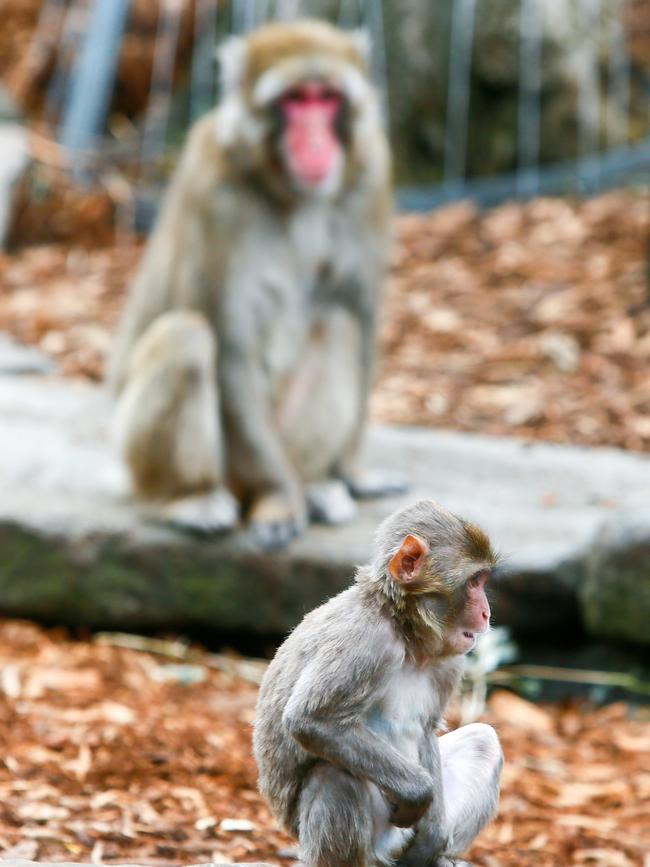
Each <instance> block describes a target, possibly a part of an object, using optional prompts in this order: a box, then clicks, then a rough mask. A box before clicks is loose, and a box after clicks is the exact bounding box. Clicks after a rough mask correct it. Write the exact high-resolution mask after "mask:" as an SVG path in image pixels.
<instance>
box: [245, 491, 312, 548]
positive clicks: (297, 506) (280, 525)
mask: <svg viewBox="0 0 650 867" xmlns="http://www.w3.org/2000/svg"><path fill="white" fill-rule="evenodd" d="M250 524H251V531H252V533H253V535H254V537H255V539H256V541H257V543H258V544H259V545H260V546H261V547H262V548H265V549H266V550H273V549H277V548H284V547H286V546H287V545H288V544H289V542H290V541H291V540H292V539H293V538H294V537H295V536H298V535H299V534H300V533H301V532H302V531H303V530H304V528H305V526H306V524H307V519H306V512H305V506H304V503H301V502H299V501H298V498H297V497H295V496H294V497H291V496H289V495H288V494H283V493H281V492H278V491H274V492H273V493H269V494H265V495H263V496H261V497H260V498H259V499H258V500H256V502H255V503H254V504H253V507H252V509H251V512H250Z"/></svg>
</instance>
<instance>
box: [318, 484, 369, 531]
mask: <svg viewBox="0 0 650 867" xmlns="http://www.w3.org/2000/svg"><path fill="white" fill-rule="evenodd" d="M307 507H308V509H309V517H310V518H311V520H312V521H316V522H318V523H319V524H333V525H337V524H348V523H349V522H350V521H352V520H353V519H354V518H356V516H357V512H358V509H357V505H356V503H355V502H354V500H353V499H352V497H351V496H350V494H349V492H348V489H347V487H346V485H345V483H344V482H341V481H339V480H338V479H327V480H326V481H323V482H314V484H312V485H309V487H308V488H307Z"/></svg>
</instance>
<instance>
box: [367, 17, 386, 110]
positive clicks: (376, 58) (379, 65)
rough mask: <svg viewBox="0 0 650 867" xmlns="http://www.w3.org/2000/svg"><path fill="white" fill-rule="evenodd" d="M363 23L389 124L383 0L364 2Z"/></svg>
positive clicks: (374, 74)
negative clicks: (367, 33)
mask: <svg viewBox="0 0 650 867" xmlns="http://www.w3.org/2000/svg"><path fill="white" fill-rule="evenodd" d="M362 13H363V23H364V25H365V26H367V28H368V31H369V32H370V38H371V40H372V57H371V59H370V63H371V72H372V78H373V81H374V82H375V84H376V85H377V87H378V88H379V94H380V98H381V107H382V113H383V116H384V120H385V122H386V123H388V122H389V119H390V116H389V106H388V74H387V63H386V37H385V33H384V11H383V8H382V0H362Z"/></svg>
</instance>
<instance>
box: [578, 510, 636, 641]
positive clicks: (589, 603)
mask: <svg viewBox="0 0 650 867" xmlns="http://www.w3.org/2000/svg"><path fill="white" fill-rule="evenodd" d="M579 599H580V606H581V609H582V613H583V616H584V621H585V625H586V627H587V629H588V631H589V632H590V633H591V634H592V635H594V636H598V637H600V638H615V639H620V640H623V641H629V642H634V643H639V644H647V645H650V507H649V506H646V507H645V508H639V509H635V510H633V511H632V510H623V511H620V512H617V513H616V514H615V515H612V516H611V518H610V519H609V520H608V521H606V523H605V524H604V526H603V527H602V528H601V530H600V532H599V533H598V535H597V536H596V538H595V540H594V545H593V548H592V549H591V550H590V552H589V554H588V556H587V557H586V559H585V570H584V580H583V581H582V583H581V585H580V592H579Z"/></svg>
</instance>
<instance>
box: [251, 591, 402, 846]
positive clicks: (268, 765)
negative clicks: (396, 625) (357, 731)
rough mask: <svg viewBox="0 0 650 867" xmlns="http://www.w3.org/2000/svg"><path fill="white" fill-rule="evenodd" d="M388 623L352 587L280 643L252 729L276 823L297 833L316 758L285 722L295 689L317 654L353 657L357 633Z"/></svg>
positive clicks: (262, 784)
mask: <svg viewBox="0 0 650 867" xmlns="http://www.w3.org/2000/svg"><path fill="white" fill-rule="evenodd" d="M386 626H387V624H386V622H385V619H384V618H383V617H382V615H381V613H380V612H379V611H378V610H375V609H374V608H372V607H370V606H367V605H366V604H364V602H363V601H362V599H361V597H360V594H359V592H358V588H357V586H356V585H353V586H352V587H350V588H348V589H347V590H344V591H343V592H342V593H339V594H338V595H337V596H334V597H333V598H332V599H330V600H329V601H328V602H326V603H325V604H323V605H321V606H320V607H319V608H316V609H315V610H314V611H311V612H310V613H309V614H307V615H306V616H305V618H304V619H303V620H302V622H301V623H300V624H299V625H298V626H297V627H296V629H295V630H294V631H293V632H292V633H291V635H289V637H288V638H287V639H286V640H285V641H284V643H283V644H282V645H281V646H280V648H279V649H278V651H277V653H276V655H275V657H274V659H273V661H272V662H271V664H270V665H269V667H268V669H267V671H266V674H265V675H264V679H263V681H262V685H261V687H260V693H259V698H258V701H257V711H256V718H255V726H254V731H253V752H254V755H255V760H256V762H257V767H258V771H259V780H258V785H259V789H260V791H261V792H262V794H263V795H264V796H265V797H266V798H267V800H268V802H269V804H270V805H271V808H272V810H273V813H274V815H275V816H276V818H277V819H278V821H280V822H281V823H282V824H283V825H284V826H285V828H287V829H288V830H289V831H290V832H291V833H292V834H294V835H297V827H296V822H295V808H296V805H297V800H298V796H299V794H300V790H301V788H302V783H303V779H304V776H305V774H306V772H307V771H308V770H309V769H310V768H311V767H312V766H313V765H314V764H315V763H316V762H317V761H318V759H317V758H316V757H315V756H314V755H312V754H311V753H308V752H307V751H306V750H304V749H303V748H302V747H301V746H300V745H299V744H298V743H297V742H296V741H295V739H294V738H293V737H291V735H290V734H289V732H288V731H287V729H286V726H285V724H284V722H283V714H284V711H285V709H286V707H287V705H288V703H289V700H290V698H291V695H292V692H293V689H294V687H295V685H296V683H297V682H298V680H299V678H300V676H301V674H302V673H303V671H305V669H306V667H307V666H308V665H309V664H310V662H312V661H314V660H316V659H317V657H318V658H322V657H323V656H327V657H329V658H330V659H331V660H332V662H334V661H335V660H337V659H343V658H346V657H349V655H350V647H351V646H354V643H355V635H358V634H359V633H361V632H367V631H375V630H377V628H378V627H383V628H386ZM314 701H315V702H316V701H318V695H315V696H314Z"/></svg>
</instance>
